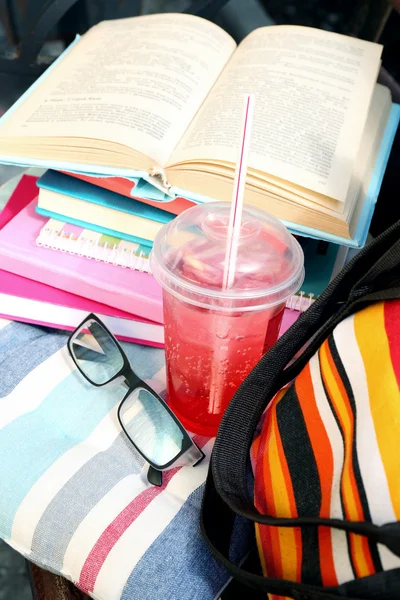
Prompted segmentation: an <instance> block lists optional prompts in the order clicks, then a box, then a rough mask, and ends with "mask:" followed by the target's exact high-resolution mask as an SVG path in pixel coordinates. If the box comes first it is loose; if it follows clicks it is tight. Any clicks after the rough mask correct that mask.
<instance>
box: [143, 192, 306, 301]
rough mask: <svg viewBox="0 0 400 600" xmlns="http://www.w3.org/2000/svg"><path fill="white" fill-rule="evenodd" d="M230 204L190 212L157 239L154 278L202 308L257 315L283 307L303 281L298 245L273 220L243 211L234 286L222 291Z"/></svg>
mask: <svg viewBox="0 0 400 600" xmlns="http://www.w3.org/2000/svg"><path fill="white" fill-rule="evenodd" d="M229 214H230V204H229V203H226V202H212V203H207V204H201V205H198V206H195V207H193V208H190V209H189V210H187V211H185V212H183V213H182V214H180V215H179V216H178V217H177V218H176V219H174V220H173V221H171V222H170V223H168V224H167V225H165V226H164V227H163V228H162V229H161V230H160V231H159V233H158V234H157V236H156V239H155V241H154V245H153V250H152V252H151V255H150V266H151V270H152V272H153V275H154V276H155V278H156V279H157V280H158V281H159V282H160V283H161V285H162V286H163V287H164V288H165V289H166V290H168V291H169V292H170V293H172V294H174V295H175V296H178V297H179V298H181V299H182V300H184V301H186V302H189V303H192V304H195V305H197V306H199V307H203V308H208V309H210V308H215V309H218V310H230V311H231V310H235V309H238V308H240V310H241V311H246V310H260V309H261V308H267V307H269V306H274V305H277V304H281V303H283V302H285V301H286V300H287V299H288V298H289V297H290V296H291V295H292V294H294V293H295V292H297V291H298V289H299V288H300V286H301V284H302V282H303V280H304V266H303V265H304V256H303V251H302V249H301V247H300V245H299V243H298V242H297V240H296V239H295V238H294V237H293V236H292V235H291V234H290V233H289V231H288V230H287V229H286V227H285V226H284V225H283V224H282V223H281V222H280V221H279V220H278V219H276V218H275V217H273V216H272V215H270V214H268V213H266V212H264V211H261V210H259V209H256V208H253V207H249V206H246V207H245V208H244V210H243V215H242V225H241V232H240V239H239V243H238V251H237V258H236V267H235V272H234V280H233V284H232V286H231V287H230V288H229V289H224V287H223V275H224V266H225V255H226V246H227V235H228V225H229Z"/></svg>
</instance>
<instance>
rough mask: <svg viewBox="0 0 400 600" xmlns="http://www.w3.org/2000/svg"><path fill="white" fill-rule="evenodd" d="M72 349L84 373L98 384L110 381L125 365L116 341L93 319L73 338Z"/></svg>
mask: <svg viewBox="0 0 400 600" xmlns="http://www.w3.org/2000/svg"><path fill="white" fill-rule="evenodd" d="M71 349H72V352H73V354H74V357H75V360H76V362H77V364H78V366H79V368H80V369H81V371H82V373H84V374H85V375H86V377H87V378H88V379H90V381H92V382H93V383H96V384H103V383H107V381H110V379H112V378H113V377H114V376H115V375H117V373H119V371H120V370H121V369H122V367H123V365H124V359H123V356H122V354H121V352H120V350H119V348H118V346H117V344H116V343H115V341H114V339H113V338H112V337H111V336H110V334H109V333H108V332H107V331H106V330H105V329H104V327H102V326H101V325H100V324H99V323H97V321H95V320H93V319H90V320H88V321H86V322H85V323H84V325H83V327H82V329H80V330H79V331H78V332H77V333H76V334H75V336H74V337H73V338H72V342H71Z"/></svg>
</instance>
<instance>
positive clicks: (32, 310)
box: [0, 271, 164, 348]
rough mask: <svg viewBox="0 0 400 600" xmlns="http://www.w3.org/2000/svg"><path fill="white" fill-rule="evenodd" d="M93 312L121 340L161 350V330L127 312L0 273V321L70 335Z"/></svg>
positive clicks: (22, 278)
mask: <svg viewBox="0 0 400 600" xmlns="http://www.w3.org/2000/svg"><path fill="white" fill-rule="evenodd" d="M91 312H94V313H96V315H97V316H98V317H100V319H101V320H102V321H103V322H104V323H105V324H106V325H107V327H108V328H109V329H110V331H112V333H113V334H114V335H115V336H116V337H117V338H118V339H120V340H123V341H126V342H135V343H138V344H144V345H147V346H155V347H157V348H162V347H163V346H164V327H163V325H161V324H159V323H153V322H152V321H147V320H146V319H141V318H140V317H136V316H134V315H130V314H129V313H127V312H124V311H122V310H118V309H116V308H111V307H110V306H106V305H105V304H101V303H100V302H95V301H94V300H88V299H87V298H82V297H80V296H76V295H75V294H70V293H69V292H65V291H63V290H57V289H56V288H52V287H50V286H48V285H45V284H44V283H39V282H38V281H33V280H31V279H26V278H25V277H21V276H20V275H15V274H14V273H8V272H7V271H0V317H3V318H6V319H12V320H14V321H23V322H25V323H33V324H35V325H45V326H47V327H55V328H57V329H67V330H69V331H73V330H74V329H75V327H77V325H79V323H81V322H82V321H83V319H84V318H85V317H86V315H87V314H88V313H91Z"/></svg>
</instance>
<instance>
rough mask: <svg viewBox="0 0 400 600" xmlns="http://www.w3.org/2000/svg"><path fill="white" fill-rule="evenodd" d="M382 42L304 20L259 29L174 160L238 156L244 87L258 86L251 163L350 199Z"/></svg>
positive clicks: (230, 159)
mask: <svg viewBox="0 0 400 600" xmlns="http://www.w3.org/2000/svg"><path fill="white" fill-rule="evenodd" d="M381 50H382V47H381V46H379V45H378V44H373V43H370V42H365V41H363V40H358V39H354V38H350V37H346V36H342V35H340V34H336V33H331V32H326V31H320V30H317V29H312V28H307V27H297V26H273V27H263V28H260V29H257V30H255V31H254V32H252V33H251V34H250V35H249V36H247V38H245V39H244V40H243V42H242V43H241V44H240V46H239V47H238V49H237V51H236V52H235V54H234V56H233V58H232V59H231V61H230V62H229V64H228V65H227V67H226V69H225V70H224V72H223V73H222V75H221V77H220V78H219V80H218V82H217V84H216V85H215V87H214V89H213V90H212V92H211V94H210V95H209V97H208V98H207V100H206V102H205V103H204V105H203V106H202V108H201V110H200V111H199V113H198V115H197V117H196V118H195V119H194V121H193V123H192V125H191V126H190V128H189V130H188V131H187V133H186V134H185V136H184V138H183V140H182V141H181V143H180V144H179V146H178V148H177V150H176V152H174V154H173V156H172V160H171V161H170V164H171V165H173V164H177V163H179V162H185V161H195V162H201V161H203V160H204V161H210V162H213V161H220V160H223V161H225V162H232V163H233V162H235V160H236V155H237V145H238V141H239V126H240V114H241V110H242V104H243V94H244V93H253V94H255V112H254V124H253V129H252V141H251V146H250V157H249V166H250V167H251V168H253V169H256V170H258V171H260V172H264V173H267V174H270V175H272V176H276V177H279V178H280V179H283V180H287V181H289V182H293V183H294V184H296V185H299V186H302V187H304V188H308V189H310V190H313V191H315V192H317V193H319V194H323V195H325V196H328V197H331V198H334V199H336V200H340V201H344V200H345V198H346V193H347V189H348V185H349V181H350V176H351V172H352V168H353V163H354V160H355V157H356V155H357V152H358V148H359V144H360V140H361V135H362V132H363V129H364V125H365V122H366V117H367V113H368V108H369V104H370V100H371V97H372V91H373V88H374V84H375V81H376V77H377V73H378V69H379V65H380V55H381Z"/></svg>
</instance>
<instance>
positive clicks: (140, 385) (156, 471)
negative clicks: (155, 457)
mask: <svg viewBox="0 0 400 600" xmlns="http://www.w3.org/2000/svg"><path fill="white" fill-rule="evenodd" d="M88 321H95V322H96V323H97V324H98V325H100V327H102V328H103V329H104V330H105V331H106V333H107V334H108V335H109V336H110V337H111V338H112V339H113V341H114V343H115V345H116V346H117V348H118V350H119V352H120V354H121V356H122V358H123V365H122V367H121V369H120V370H119V371H118V372H117V373H116V374H115V375H113V377H111V378H110V379H107V381H105V382H104V383H95V382H94V381H92V380H91V379H90V377H88V376H87V375H86V374H85V373H84V371H82V369H81V367H80V366H79V364H78V362H77V360H76V358H75V355H74V351H73V349H72V343H73V341H74V338H75V335H76V334H78V332H79V331H80V330H81V329H84V325H85V323H87V322H88ZM87 329H88V330H89V331H90V329H89V328H88V327H87ZM67 346H68V351H69V353H70V356H71V358H72V360H73V361H74V363H75V365H76V367H77V369H78V370H79V372H80V374H81V375H83V377H84V378H85V379H86V380H87V381H88V382H89V383H90V384H91V385H94V386H95V387H103V386H104V385H108V384H109V383H111V382H112V381H115V380H116V379H118V378H120V377H123V378H124V380H125V383H126V385H127V386H128V391H127V393H126V394H125V396H124V397H123V398H122V400H121V402H120V404H119V406H118V411H117V416H118V421H119V423H120V425H121V428H122V430H123V432H124V433H125V435H126V436H127V438H128V439H129V441H130V442H131V444H132V445H133V446H134V448H135V450H136V451H137V452H139V454H140V455H141V456H142V457H143V458H144V459H145V461H146V462H147V463H149V465H150V470H149V474H148V479H149V481H150V483H152V484H153V485H162V474H161V471H164V470H165V469H168V468H169V467H170V466H171V465H173V464H174V463H176V462H177V461H178V460H179V458H180V457H181V456H182V455H183V454H185V453H186V452H187V451H188V450H189V449H190V448H191V447H192V446H194V447H195V448H197V450H198V452H199V453H200V458H199V459H198V460H197V461H196V462H195V463H194V464H193V465H192V466H196V465H197V464H199V463H200V462H201V461H202V460H203V458H204V457H205V454H204V452H203V451H202V450H201V449H200V448H199V447H198V446H197V444H196V443H195V442H194V441H193V440H192V439H191V437H190V436H189V434H188V432H187V431H186V429H185V428H184V426H183V425H182V423H181V422H180V421H179V419H178V418H177V417H176V416H175V415H174V413H173V412H172V410H171V409H170V408H169V406H168V404H167V403H166V402H165V401H164V400H163V399H162V398H161V396H160V395H159V394H157V392H155V391H154V390H153V389H152V388H151V387H150V386H149V385H147V383H146V382H145V381H143V380H142V379H140V377H138V376H137V375H136V373H135V372H134V370H133V369H132V367H131V364H130V362H129V360H128V357H127V356H126V354H125V352H124V351H123V349H122V347H121V344H120V343H119V342H118V340H117V339H116V338H115V336H114V335H113V334H112V333H111V331H110V330H109V329H108V327H106V325H104V323H103V322H102V321H101V320H100V319H99V317H98V316H97V315H95V314H94V313H90V314H89V315H87V317H85V319H84V320H83V321H82V323H80V325H78V327H76V329H75V330H74V331H73V332H72V333H71V335H70V336H69V338H68V342H67ZM139 389H144V390H146V391H147V392H149V393H150V394H152V396H154V397H155V398H156V399H157V400H158V401H159V402H160V403H161V404H162V406H163V408H164V409H165V410H166V411H167V412H168V414H169V416H170V417H171V418H172V419H173V420H174V422H175V424H176V425H177V426H178V427H179V430H180V431H181V433H182V435H183V440H182V449H181V450H180V452H179V454H177V455H176V456H175V457H174V458H173V459H172V460H170V461H169V462H167V463H165V464H164V465H161V466H160V465H157V464H155V463H154V462H153V461H152V460H150V459H149V458H148V457H147V456H146V455H145V454H144V453H143V452H142V451H141V450H140V449H139V448H138V447H137V445H136V444H135V442H134V441H133V440H132V438H131V437H130V435H129V433H128V432H127V430H126V429H125V427H124V424H123V422H122V418H121V409H122V406H123V404H124V402H125V401H126V400H127V399H128V398H129V396H130V395H131V394H132V393H133V392H134V391H135V390H139Z"/></svg>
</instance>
